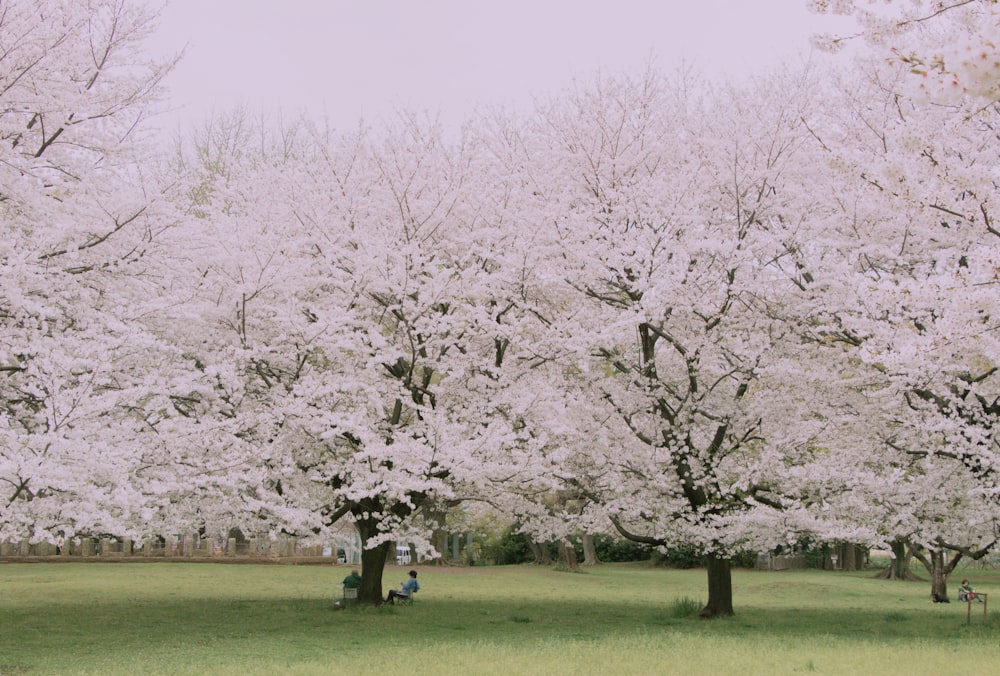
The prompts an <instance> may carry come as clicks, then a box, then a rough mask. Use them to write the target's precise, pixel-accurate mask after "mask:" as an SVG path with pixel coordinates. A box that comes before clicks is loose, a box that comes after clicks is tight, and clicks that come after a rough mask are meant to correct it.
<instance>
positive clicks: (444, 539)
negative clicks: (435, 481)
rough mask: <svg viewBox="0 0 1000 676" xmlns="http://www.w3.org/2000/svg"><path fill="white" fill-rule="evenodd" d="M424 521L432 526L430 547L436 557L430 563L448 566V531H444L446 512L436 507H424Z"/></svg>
mask: <svg viewBox="0 0 1000 676" xmlns="http://www.w3.org/2000/svg"><path fill="white" fill-rule="evenodd" d="M423 513H424V520H425V521H426V522H427V523H428V524H431V525H432V526H433V531H432V532H431V545H432V546H433V547H434V549H435V550H436V551H437V553H438V556H437V558H436V559H433V561H432V563H433V564H434V565H437V566H444V565H447V564H448V531H447V530H445V521H446V518H447V514H448V513H447V511H445V510H444V509H438V508H437V507H429V506H426V505H425V506H424V509H423Z"/></svg>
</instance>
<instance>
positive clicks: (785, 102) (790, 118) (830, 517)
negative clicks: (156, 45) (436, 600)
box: [0, 0, 1000, 616]
mask: <svg viewBox="0 0 1000 676" xmlns="http://www.w3.org/2000/svg"><path fill="white" fill-rule="evenodd" d="M917 4H918V5H919V3H917ZM958 4H959V5H960V6H957V7H955V8H952V9H950V10H947V11H942V12H938V13H936V14H934V17H935V18H934V21H933V22H927V21H916V20H912V21H911V20H910V19H906V21H908V22H909V23H901V22H900V21H897V22H896V24H893V25H895V26H896V30H894V31H893V32H892V36H891V37H892V39H893V40H896V41H897V42H893V43H891V44H892V47H893V48H894V49H895V51H894V52H892V51H889V52H886V53H888V54H890V55H891V54H896V55H897V56H896V57H895V58H894V59H890V60H888V61H887V60H886V59H884V58H882V50H883V47H882V42H879V41H880V40H882V41H885V40H887V39H889V38H888V37H887V32H886V30H885V25H886V24H876V23H874V22H873V21H872V20H871V19H870V17H864V18H866V21H867V23H865V24H864V25H865V26H867V27H868V28H869V35H870V37H871V39H872V41H873V44H874V45H875V46H874V47H873V48H870V51H871V53H873V54H874V55H875V58H868V59H862V60H860V61H859V62H858V63H857V64H855V65H852V66H851V67H850V68H834V67H833V66H831V67H829V68H824V69H821V68H817V67H807V68H798V69H792V68H789V69H783V70H779V71H776V72H773V73H770V74H767V75H762V76H761V77H759V78H757V79H753V80H750V81H747V82H744V83H739V84H732V83H730V84H712V83H707V82H705V81H703V80H701V79H700V78H698V77H697V76H696V75H694V74H692V73H690V72H687V71H680V72H677V73H673V74H663V73H661V72H658V71H657V70H655V69H652V68H651V69H649V70H647V71H646V72H644V73H642V74H641V75H639V76H637V77H634V76H627V75H621V76H614V77H601V78H598V79H596V80H595V81H594V82H593V83H591V84H589V85H587V86H578V87H577V88H574V89H571V90H568V91H566V92H565V93H563V94H562V95H560V96H557V97H554V98H553V99H551V100H549V101H545V102H541V103H539V104H538V105H537V106H536V108H535V109H534V110H532V111H530V112H529V113H527V114H525V115H523V116H518V115H515V114H513V113H510V112H507V111H493V112H490V113H488V114H483V115H480V116H478V117H476V118H474V119H470V120H469V121H468V123H467V124H466V125H465V126H463V128H462V129H461V130H452V129H443V128H442V127H441V126H440V125H438V124H437V123H435V121H434V120H427V119H423V118H420V117H417V116H413V115H408V114H401V115H400V116H399V117H398V119H397V120H396V122H395V123H394V124H392V125H388V126H386V127H384V128H381V129H378V130H373V129H370V128H367V127H364V126H359V127H358V128H357V129H356V130H351V131H347V132H343V131H339V130H333V129H329V128H326V127H324V126H323V125H321V124H317V123H315V122H314V121H311V120H307V119H302V120H297V121H295V122H293V123H282V124H275V123H269V122H268V121H266V120H258V119H253V118H251V117H250V116H248V115H246V114H244V113H241V112H239V111H237V112H234V113H232V114H231V115H228V116H224V117H221V118H216V119H213V120H209V121H206V123H205V124H204V126H203V127H201V128H200V129H199V130H198V131H197V132H195V133H193V134H192V135H191V136H190V137H189V138H186V139H183V140H182V141H180V142H178V144H177V145H176V146H175V147H174V148H173V149H172V150H171V152H169V153H163V152H159V151H156V150H155V149H153V148H152V147H151V146H149V145H147V144H145V143H144V139H143V138H142V137H141V136H140V134H141V133H142V130H143V129H145V127H144V124H143V122H144V118H145V117H146V116H147V115H148V114H149V113H150V111H151V110H153V109H152V108H151V106H153V105H154V104H155V102H156V100H157V98H156V90H157V85H158V83H159V81H160V79H161V78H162V76H163V74H164V73H165V72H167V70H168V69H169V67H170V65H171V64H170V63H162V64H150V63H148V62H147V61H146V60H145V58H144V57H143V55H142V52H141V50H140V47H141V44H142V39H143V38H144V37H145V35H146V34H147V33H148V31H149V30H151V27H152V25H153V24H152V20H153V18H154V17H153V15H151V14H150V13H148V12H147V11H146V10H145V9H144V7H143V6H142V5H141V4H137V3H132V2H121V1H119V0H115V1H114V2H111V1H110V0H94V2H91V3H88V4H87V5H86V6H84V5H79V4H72V3H59V2H52V1H49V0H34V1H28V0H21V1H19V2H14V3H8V5H7V6H6V8H5V11H4V13H3V14H0V129H2V131H0V134H2V143H0V153H2V155H0V160H2V161H0V171H3V172H4V180H3V182H2V183H0V185H2V186H3V187H2V188H0V190H2V195H0V208H2V209H3V227H4V232H5V236H4V237H3V238H2V242H0V333H2V335H3V342H2V344H0V350H2V351H0V406H2V408H3V411H4V415H3V417H2V419H0V538H5V537H6V538H9V537H22V536H27V537H31V538H33V539H36V540H42V539H50V540H56V541H59V540H62V539H65V538H70V537H73V536H74V535H75V534H76V533H78V532H84V531H86V530H95V531H99V532H115V533H119V534H122V535H129V536H132V537H135V538H142V537H148V536H150V535H152V534H156V533H160V532H170V531H176V530H179V529H182V528H183V529H186V528H190V527H192V526H193V527H204V528H208V529H212V530H225V529H228V528H230V527H234V526H238V527H242V528H246V529H250V530H255V531H260V530H268V529H270V530H285V531H289V532H294V533H296V534H298V535H300V536H301V535H308V534H315V535H317V536H322V534H324V533H325V532H326V531H327V530H328V529H330V528H333V527H335V524H338V523H339V522H342V521H344V520H347V521H349V522H350V523H352V524H353V525H354V526H355V527H356V528H357V530H358V532H359V533H360V535H361V538H362V541H363V544H364V547H365V550H364V555H363V561H362V565H363V568H364V575H363V578H362V579H363V580H364V582H363V585H364V586H363V588H362V589H361V591H360V598H362V599H363V600H365V599H367V600H368V601H371V602H377V601H378V600H379V599H381V597H382V593H381V592H382V590H381V571H382V568H383V566H384V563H385V561H386V557H387V555H388V553H389V551H390V547H391V546H392V542H393V541H394V540H396V539H404V540H406V541H408V542H413V543H416V544H417V545H418V546H420V547H422V548H424V549H428V550H429V549H431V548H432V543H433V537H432V535H433V532H434V530H435V529H436V528H438V527H439V526H440V525H441V519H442V518H443V516H444V514H446V513H447V511H448V509H449V508H451V507H452V506H454V505H455V504H457V503H459V502H466V503H470V504H473V503H480V504H488V505H490V506H491V508H493V509H497V510H500V511H502V512H503V513H506V514H508V515H509V516H510V517H511V519H513V520H516V521H517V522H518V523H521V524H524V530H525V531H526V532H528V533H530V534H531V535H533V536H534V537H536V538H537V539H544V538H552V537H555V538H557V539H565V538H566V537H567V536H568V534H569V533H572V532H576V531H578V530H581V529H582V530H584V531H588V532H602V531H605V530H607V529H609V528H613V529H615V530H616V531H617V532H618V533H619V534H621V535H624V536H625V537H627V538H629V539H631V540H634V541H636V542H639V543H644V544H648V545H654V546H660V547H664V548H674V549H676V548H684V549H689V548H690V549H694V550H695V551H698V552H700V553H702V554H704V555H705V556H706V557H707V561H708V603H707V605H706V608H705V610H704V614H705V615H707V616H716V615H726V614H731V613H732V611H733V607H732V588H731V583H730V571H729V565H730V563H729V562H730V560H731V557H732V556H733V555H734V554H735V553H736V552H739V551H743V550H747V549H758V550H767V549H771V548H774V547H777V546H779V545H788V544H793V543H795V542H797V541H799V540H800V539H801V538H803V537H806V536H808V537H810V538H812V539H813V540H822V539H829V540H839V541H848V542H859V543H872V544H875V543H894V544H895V546H896V547H897V548H898V547H904V548H905V546H906V543H909V544H911V545H912V546H919V547H923V548H924V549H923V550H922V551H927V552H928V561H929V562H930V563H931V565H932V567H934V569H935V570H936V571H937V573H936V575H935V582H934V584H935V590H936V591H944V593H946V589H943V585H944V581H945V579H946V574H947V572H948V569H947V568H946V563H945V561H946V560H945V554H944V553H945V552H948V551H950V552H957V553H958V554H959V555H961V556H973V557H975V556H982V555H983V554H985V552H987V551H988V550H989V548H990V547H991V546H992V545H993V543H994V542H995V540H996V537H997V533H998V530H997V528H998V527H997V500H998V495H997V483H996V481H997V477H996V473H997V471H998V470H997V467H998V465H997V451H998V448H997V443H998V438H997V433H996V431H995V429H994V422H995V420H996V417H997V414H998V413H1000V400H998V395H1000V393H998V392H997V380H998V374H997V364H998V363H1000V362H998V355H1000V352H998V347H1000V346H998V345H997V342H996V341H997V331H996V328H997V324H996V318H995V316H994V313H995V306H996V302H995V297H996V291H995V289H996V284H997V283H998V270H1000V260H998V253H997V251H998V249H997V236H998V234H1000V230H998V228H997V226H996V225H995V223H994V222H993V210H992V200H993V199H994V193H995V191H996V185H995V181H996V176H995V173H996V167H997V166H998V163H997V158H996V156H995V155H996V152H997V151H996V148H997V144H996V143H995V141H996V132H995V130H994V125H995V123H996V122H995V119H996V114H997V109H996V107H995V105H994V104H993V103H992V100H991V99H984V95H983V93H982V92H983V91H986V90H985V89H983V87H982V86H979V87H978V88H977V87H971V86H970V87H967V91H965V92H963V93H962V94H960V95H954V96H952V97H951V98H950V99H949V100H948V101H947V102H946V103H941V102H939V101H938V99H935V98H934V96H932V95H931V94H928V93H926V92H927V90H928V88H927V87H924V88H923V90H921V89H920V87H919V86H917V85H913V84H912V83H911V80H913V79H924V76H923V75H922V74H921V73H920V72H918V73H911V72H910V71H911V70H917V71H921V68H920V64H922V63H924V62H925V61H926V59H925V60H924V61H919V59H920V58H923V57H919V56H918V55H919V54H922V53H924V52H925V51H926V50H927V48H926V47H925V44H926V40H927V39H928V38H927V37H926V36H925V35H924V34H923V33H920V32H919V30H922V29H921V26H923V25H924V24H927V25H933V26H935V27H940V28H935V30H942V31H944V30H946V29H947V30H951V31H959V32H962V34H963V35H973V37H974V36H975V31H976V30H978V29H979V28H980V27H982V26H994V27H995V23H994V22H995V16H994V15H993V14H991V13H990V12H991V5H992V3H990V2H986V1H985V0H984V1H982V2H974V3H968V2H966V3H958ZM850 5H851V3H838V7H839V8H841V9H851V7H850ZM925 9H927V12H928V13H927V14H926V15H921V16H930V14H931V13H933V12H932V10H931V9H930V8H925ZM906 11H910V9H909V7H908V8H907V10H906ZM903 27H916V28H915V30H914V31H909V32H907V31H903V30H902V28H903ZM991 30H992V28H991ZM932 37H933V35H932ZM969 39H973V38H969ZM928 58H929V57H928ZM937 63H938V62H935V64H937ZM951 63H952V62H948V64H945V62H944V61H940V65H939V66H937V65H936V66H935V68H938V71H940V72H945V71H946V70H947V68H950V67H951ZM938 71H935V72H938ZM967 71H968V69H966V71H962V72H963V73H966V72H967ZM924 72H926V71H924ZM948 72H951V71H948ZM976 73H977V74H972V75H968V74H964V75H963V76H962V77H964V78H965V81H969V80H970V78H974V77H978V78H980V79H982V78H987V79H988V78H989V77H992V75H991V73H992V71H988V70H987V71H982V72H980V71H976ZM984 73H985V74H984ZM976 81H977V82H978V81H979V80H976ZM957 558H958V557H957V556H954V555H952V556H951V559H950V562H949V564H950V565H953V564H954V563H955V562H957Z"/></svg>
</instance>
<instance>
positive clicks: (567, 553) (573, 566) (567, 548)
mask: <svg viewBox="0 0 1000 676" xmlns="http://www.w3.org/2000/svg"><path fill="white" fill-rule="evenodd" d="M559 560H560V561H561V562H562V564H563V565H564V566H566V568H567V569H569V570H573V571H576V570H579V569H580V565H579V563H578V561H577V558H576V548H575V547H573V543H572V542H570V541H569V540H565V539H564V540H559Z"/></svg>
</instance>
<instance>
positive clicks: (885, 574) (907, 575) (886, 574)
mask: <svg viewBox="0 0 1000 676" xmlns="http://www.w3.org/2000/svg"><path fill="white" fill-rule="evenodd" d="M890 546H891V547H892V554H893V558H892V561H890V562H889V565H888V566H887V567H886V568H885V570H883V571H881V572H879V573H878V574H877V575H876V576H875V577H876V578H882V579H885V580H906V581H910V582H912V581H914V580H919V579H920V578H919V577H917V576H916V575H914V574H913V571H911V570H910V552H909V551H908V549H907V546H906V541H905V540H893V541H892V542H891V543H890Z"/></svg>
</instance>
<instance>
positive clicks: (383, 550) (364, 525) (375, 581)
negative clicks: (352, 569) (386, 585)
mask: <svg viewBox="0 0 1000 676" xmlns="http://www.w3.org/2000/svg"><path fill="white" fill-rule="evenodd" d="M356 524H357V528H358V535H359V536H360V537H361V587H360V588H359V589H358V603H370V604H373V605H379V604H381V603H382V599H383V594H382V572H383V571H384V570H385V562H386V559H388V558H389V552H390V551H391V550H392V549H393V543H392V542H383V543H382V544H380V545H378V546H377V547H372V548H370V549H369V548H368V547H367V546H366V545H367V543H368V541H369V540H370V539H371V538H373V537H375V536H376V535H378V527H377V524H376V523H375V522H374V521H371V520H369V519H360V520H358V521H357V522H356Z"/></svg>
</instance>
